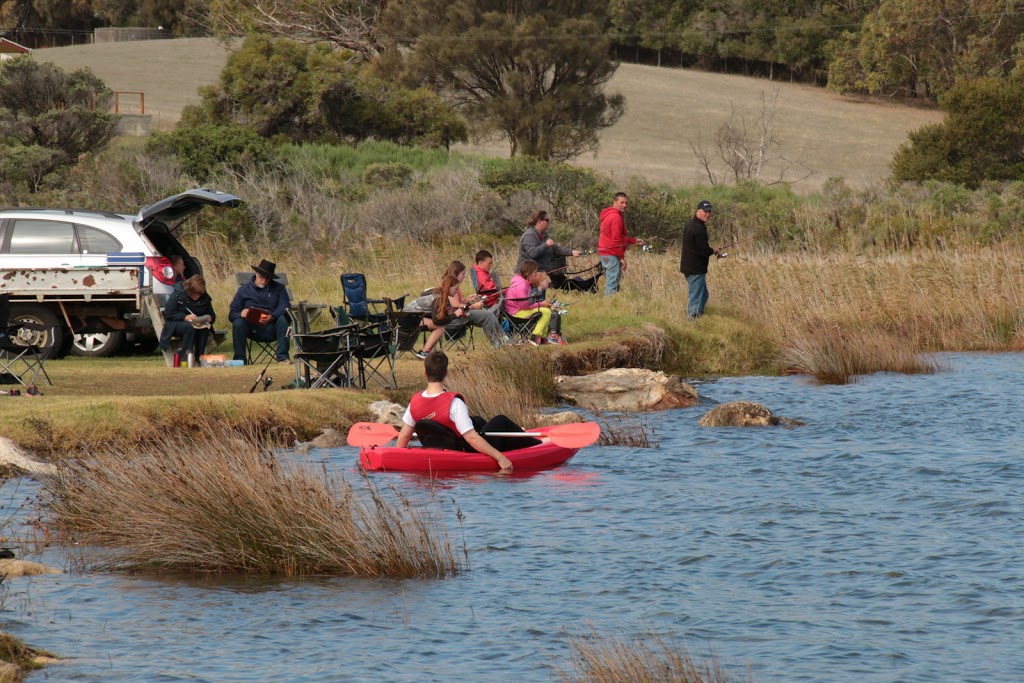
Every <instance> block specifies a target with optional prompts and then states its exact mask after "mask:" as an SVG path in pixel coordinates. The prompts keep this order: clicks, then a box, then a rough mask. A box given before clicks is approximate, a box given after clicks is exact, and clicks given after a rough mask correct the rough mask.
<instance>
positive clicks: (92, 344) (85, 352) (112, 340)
mask: <svg viewBox="0 0 1024 683" xmlns="http://www.w3.org/2000/svg"><path fill="white" fill-rule="evenodd" d="M122 346H124V331H122V330H114V331H112V332H86V333H81V334H75V335H74V336H73V337H72V340H71V349H70V350H69V353H70V354H71V355H72V356H85V357H93V358H106V357H107V356H113V355H114V354H115V353H117V352H118V351H120V350H121V347H122Z"/></svg>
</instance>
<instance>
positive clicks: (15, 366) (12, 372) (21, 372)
mask: <svg viewBox="0 0 1024 683" xmlns="http://www.w3.org/2000/svg"><path fill="white" fill-rule="evenodd" d="M30 332H49V338H50V339H53V338H54V337H55V335H56V333H57V331H56V330H55V329H52V328H49V327H46V326H45V325H39V324H36V323H15V324H13V325H6V326H4V327H0V384H20V385H22V386H26V387H30V386H34V385H36V384H39V383H40V382H39V380H40V379H44V380H46V383H47V384H50V385H52V384H53V382H52V381H51V380H50V375H49V374H48V373H47V372H46V360H47V358H49V356H50V352H51V351H52V350H53V347H52V346H50V347H41V346H39V345H37V344H34V343H31V342H30V339H31V338H33V337H34V336H36V335H33V334H29V333H30Z"/></svg>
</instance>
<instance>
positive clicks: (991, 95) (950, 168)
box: [891, 76, 1024, 188]
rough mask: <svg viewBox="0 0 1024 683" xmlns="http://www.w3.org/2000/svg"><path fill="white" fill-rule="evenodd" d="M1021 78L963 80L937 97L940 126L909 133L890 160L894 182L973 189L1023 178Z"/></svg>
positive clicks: (1023, 91) (1023, 92) (1023, 98)
mask: <svg viewBox="0 0 1024 683" xmlns="http://www.w3.org/2000/svg"><path fill="white" fill-rule="evenodd" d="M1021 102H1024V78H1022V77H1020V76H1014V77H1011V78H995V77H987V78H980V79H977V80H973V81H964V82H962V83H960V84H958V85H956V86H954V87H953V88H951V89H950V90H949V91H948V92H947V93H946V94H945V95H943V97H942V99H941V104H942V108H943V109H944V110H945V111H946V119H945V121H944V122H943V123H939V124H932V125H928V126H924V127H923V128H919V129H918V130H916V131H913V132H912V133H911V134H910V136H909V140H908V142H907V143H906V144H904V145H902V146H901V147H900V148H899V149H898V150H897V151H896V154H895V155H894V156H893V160H892V165H891V168H892V175H893V179H894V180H896V181H899V182H905V181H924V180H941V181H947V182H953V183H958V184H960V185H965V186H967V187H971V188H976V187H978V186H979V184H980V183H981V182H983V181H985V180H1019V179H1020V178H1021V177H1022V176H1024V108H1022V107H1021Z"/></svg>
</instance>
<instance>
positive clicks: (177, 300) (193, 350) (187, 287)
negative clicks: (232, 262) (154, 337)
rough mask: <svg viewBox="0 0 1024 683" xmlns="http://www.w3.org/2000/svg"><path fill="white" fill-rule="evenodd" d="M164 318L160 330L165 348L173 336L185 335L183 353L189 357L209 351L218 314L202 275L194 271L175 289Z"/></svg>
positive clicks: (182, 340)
mask: <svg viewBox="0 0 1024 683" xmlns="http://www.w3.org/2000/svg"><path fill="white" fill-rule="evenodd" d="M164 321H165V322H164V329H163V332H161V333H160V350H161V351H167V350H169V349H170V341H171V339H173V338H174V337H181V355H182V357H185V358H188V357H189V354H191V356H192V358H191V359H195V358H199V357H200V356H202V355H203V354H204V353H206V342H207V341H208V340H209V338H210V332H211V331H212V329H213V323H215V322H216V321H217V314H216V313H215V312H214V310H213V300H212V299H211V298H210V295H209V294H207V293H206V280H204V279H203V276H202V275H193V276H192V277H190V278H189V279H187V280H185V281H184V282H182V283H181V289H175V290H174V291H173V292H171V296H170V298H168V299H167V305H166V306H165V307H164ZM191 359H190V360H191Z"/></svg>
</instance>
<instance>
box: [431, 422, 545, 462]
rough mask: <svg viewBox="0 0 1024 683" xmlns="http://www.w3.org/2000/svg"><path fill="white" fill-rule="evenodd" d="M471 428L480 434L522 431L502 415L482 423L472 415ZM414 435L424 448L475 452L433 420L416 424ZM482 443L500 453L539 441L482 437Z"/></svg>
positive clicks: (532, 444)
mask: <svg viewBox="0 0 1024 683" xmlns="http://www.w3.org/2000/svg"><path fill="white" fill-rule="evenodd" d="M473 427H474V428H475V429H476V431H477V432H480V433H483V432H521V431H523V428H522V427H520V426H519V425H517V424H516V423H515V422H513V421H512V420H510V419H508V418H507V417H505V416H504V415H496V416H494V417H492V418H491V419H490V420H488V421H487V422H484V419H483V418H482V417H479V416H477V415H474V416H473ZM416 435H417V436H418V437H419V440H420V443H421V444H423V447H424V448H443V449H445V450H449V451H462V452H464V453H475V452H476V449H474V448H473V447H472V446H470V445H469V444H468V443H466V440H465V439H464V438H462V437H461V436H459V435H458V434H456V433H455V432H453V431H452V430H450V429H448V428H447V427H445V426H444V425H441V424H438V423H437V422H434V421H433V420H420V421H419V422H417V423H416ZM484 441H486V442H487V443H489V444H491V445H492V446H494V448H496V449H497V450H499V451H501V452H502V453H504V452H505V451H514V450H517V449H519V448H526V447H527V446H534V445H536V444H539V443H540V441H539V440H537V439H534V438H533V437H529V436H523V437H518V436H484Z"/></svg>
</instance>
